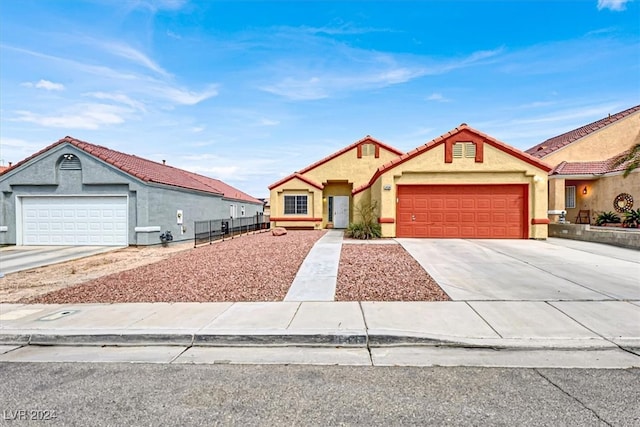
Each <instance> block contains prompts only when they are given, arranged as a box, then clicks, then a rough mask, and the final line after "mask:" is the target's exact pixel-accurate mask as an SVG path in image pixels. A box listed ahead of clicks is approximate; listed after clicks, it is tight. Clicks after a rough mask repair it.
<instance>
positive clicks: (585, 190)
mask: <svg viewBox="0 0 640 427" xmlns="http://www.w3.org/2000/svg"><path fill="white" fill-rule="evenodd" d="M582 194H585V195H586V194H587V186H586V185H585V186H584V188H583V189H582Z"/></svg>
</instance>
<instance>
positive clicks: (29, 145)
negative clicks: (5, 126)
mask: <svg viewBox="0 0 640 427" xmlns="http://www.w3.org/2000/svg"><path fill="white" fill-rule="evenodd" d="M52 142H53V141H44V142H42V141H40V142H32V141H27V140H25V139H21V138H0V166H7V165H8V164H9V162H11V163H13V164H16V163H18V162H19V161H20V160H23V159H25V158H26V157H29V156H30V155H31V154H33V153H35V152H37V151H38V150H40V149H42V148H43V147H45V146H47V145H49V144H51V143H52Z"/></svg>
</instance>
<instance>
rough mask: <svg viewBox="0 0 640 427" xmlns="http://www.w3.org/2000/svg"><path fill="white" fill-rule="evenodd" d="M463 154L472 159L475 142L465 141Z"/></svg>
mask: <svg viewBox="0 0 640 427" xmlns="http://www.w3.org/2000/svg"><path fill="white" fill-rule="evenodd" d="M464 156H465V157H470V158H472V159H474V158H475V157H476V144H474V143H473V142H465V143H464Z"/></svg>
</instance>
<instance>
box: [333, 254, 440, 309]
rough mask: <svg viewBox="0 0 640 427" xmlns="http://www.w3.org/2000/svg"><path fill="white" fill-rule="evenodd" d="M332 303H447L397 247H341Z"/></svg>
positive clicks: (429, 280) (432, 284)
mask: <svg viewBox="0 0 640 427" xmlns="http://www.w3.org/2000/svg"><path fill="white" fill-rule="evenodd" d="M335 299H336V301H449V300H450V298H449V296H448V295H447V294H446V293H445V292H444V291H443V290H442V289H441V288H440V286H438V284H437V283H436V281H435V280H433V278H432V277H431V276H429V274H428V273H427V272H426V271H424V269H423V268H422V267H421V266H420V264H418V262H417V261H416V260H415V259H414V258H413V257H412V256H411V255H409V254H408V253H407V251H405V250H404V248H403V247H402V246H400V245H393V244H385V245H382V244H380V245H376V244H368V245H362V244H360V245H359V244H343V245H342V253H341V255H340V267H339V269H338V283H337V285H336V297H335Z"/></svg>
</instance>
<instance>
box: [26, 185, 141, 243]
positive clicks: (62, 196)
mask: <svg viewBox="0 0 640 427" xmlns="http://www.w3.org/2000/svg"><path fill="white" fill-rule="evenodd" d="M15 197H16V199H15V200H16V218H15V220H16V246H21V245H23V236H22V200H23V199H25V198H27V199H29V198H37V197H50V198H54V197H61V198H69V197H124V198H126V205H127V216H126V222H127V224H126V229H127V244H129V195H128V194H16V196H15Z"/></svg>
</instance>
